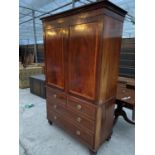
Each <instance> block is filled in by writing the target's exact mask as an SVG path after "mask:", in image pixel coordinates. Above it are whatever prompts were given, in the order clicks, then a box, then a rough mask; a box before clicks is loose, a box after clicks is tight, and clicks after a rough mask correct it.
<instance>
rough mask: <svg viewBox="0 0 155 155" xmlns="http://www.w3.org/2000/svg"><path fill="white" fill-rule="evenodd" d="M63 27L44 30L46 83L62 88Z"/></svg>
mask: <svg viewBox="0 0 155 155" xmlns="http://www.w3.org/2000/svg"><path fill="white" fill-rule="evenodd" d="M62 30H63V29H62V28H56V29H50V30H46V34H45V35H46V42H45V48H46V55H47V56H46V64H47V66H46V72H47V73H46V74H47V84H50V85H54V86H56V87H58V88H61V89H64V47H63V33H62V32H63V31H62Z"/></svg>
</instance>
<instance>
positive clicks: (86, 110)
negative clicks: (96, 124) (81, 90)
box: [67, 96, 96, 120]
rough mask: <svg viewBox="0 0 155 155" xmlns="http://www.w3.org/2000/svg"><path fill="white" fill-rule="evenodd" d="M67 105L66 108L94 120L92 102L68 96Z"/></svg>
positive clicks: (94, 107)
mask: <svg viewBox="0 0 155 155" xmlns="http://www.w3.org/2000/svg"><path fill="white" fill-rule="evenodd" d="M67 106H68V108H71V109H73V110H74V111H76V112H78V113H81V114H83V115H85V116H87V117H89V118H91V119H92V120H95V116H96V106H95V105H93V104H92V103H89V102H87V101H84V100H80V99H77V98H75V97H71V96H69V97H68V104H67Z"/></svg>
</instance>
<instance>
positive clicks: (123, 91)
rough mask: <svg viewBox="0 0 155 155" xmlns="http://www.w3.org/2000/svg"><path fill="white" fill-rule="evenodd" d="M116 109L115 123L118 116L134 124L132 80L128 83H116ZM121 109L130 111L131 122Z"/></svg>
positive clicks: (133, 86) (133, 89)
mask: <svg viewBox="0 0 155 155" xmlns="http://www.w3.org/2000/svg"><path fill="white" fill-rule="evenodd" d="M116 104H117V108H116V109H115V121H114V124H115V123H116V121H117V118H118V116H123V118H124V119H125V120H126V121H127V122H128V123H131V124H135V122H134V120H135V84H134V80H133V81H132V80H131V81H128V82H120V81H119V82H118V84H117V96H116ZM123 108H128V109H131V110H132V120H130V119H129V118H128V117H127V114H126V112H125V111H124V110H123Z"/></svg>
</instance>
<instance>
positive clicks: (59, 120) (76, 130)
mask: <svg viewBox="0 0 155 155" xmlns="http://www.w3.org/2000/svg"><path fill="white" fill-rule="evenodd" d="M48 119H50V120H52V121H53V122H54V123H56V124H58V125H59V126H61V127H63V128H64V129H65V130H66V131H68V132H69V133H70V134H72V135H73V136H75V137H77V138H78V139H80V140H82V141H83V142H85V143H86V144H88V145H89V146H91V147H93V139H94V135H93V134H90V133H88V132H87V131H85V130H82V129H81V128H80V127H78V126H76V125H75V124H73V123H72V122H70V121H69V120H68V119H67V118H66V117H65V116H63V115H61V114H59V113H57V112H55V111H52V110H50V109H48Z"/></svg>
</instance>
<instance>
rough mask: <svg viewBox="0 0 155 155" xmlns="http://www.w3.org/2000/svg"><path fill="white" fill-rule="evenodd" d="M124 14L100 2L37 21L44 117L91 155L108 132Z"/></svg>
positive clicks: (109, 132) (116, 8)
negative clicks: (41, 32) (43, 77)
mask: <svg viewBox="0 0 155 155" xmlns="http://www.w3.org/2000/svg"><path fill="white" fill-rule="evenodd" d="M125 14H126V11H124V10H122V9H121V8H119V7H117V6H116V5H114V4H112V3H111V2H108V1H101V2H95V3H92V4H90V5H86V6H83V7H79V8H75V9H72V10H69V11H65V12H63V13H59V14H55V15H51V16H48V17H45V18H42V21H43V27H44V48H45V71H46V72H45V74H46V92H47V119H48V120H49V123H51V124H52V122H54V123H56V124H57V125H58V126H60V127H61V128H63V129H65V130H66V131H68V133H70V134H71V135H73V136H74V137H75V138H77V139H79V140H80V141H81V142H82V143H84V144H86V145H87V146H88V147H89V149H90V152H91V154H96V151H97V149H98V148H99V146H100V145H101V144H102V142H104V141H105V140H106V139H109V137H110V135H111V133H112V127H113V121H114V105H115V98H116V83H117V77H118V64H119V56H120V47H121V35H122V28H123V21H124V17H125Z"/></svg>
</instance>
